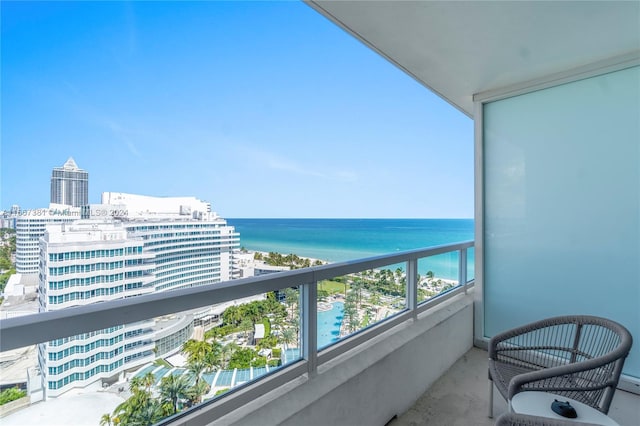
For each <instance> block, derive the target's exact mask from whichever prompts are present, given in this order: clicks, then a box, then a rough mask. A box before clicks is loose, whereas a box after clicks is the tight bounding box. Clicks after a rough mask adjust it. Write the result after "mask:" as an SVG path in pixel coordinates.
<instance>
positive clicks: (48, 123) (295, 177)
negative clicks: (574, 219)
mask: <svg viewBox="0 0 640 426" xmlns="http://www.w3.org/2000/svg"><path fill="white" fill-rule="evenodd" d="M1 8H2V9H1V13H2V56H1V61H2V62H1V72H2V81H1V83H2V86H1V95H2V99H1V101H2V105H1V108H2V123H1V129H2V130H1V131H2V134H1V137H2V140H1V143H2V146H1V148H2V150H1V160H0V161H1V167H2V170H1V179H2V180H1V183H0V185H1V198H0V208H2V209H8V208H9V207H10V206H11V205H12V204H19V205H20V206H21V207H23V208H37V207H46V206H47V205H48V203H49V188H50V187H49V185H50V177H51V169H52V168H53V167H56V166H61V165H62V164H63V163H64V162H65V161H66V160H67V158H68V157H69V156H72V157H73V158H74V159H75V160H76V162H77V163H78V165H79V166H80V167H81V168H83V169H85V170H87V171H88V172H89V201H90V202H92V203H97V202H99V201H100V194H101V193H102V192H103V191H118V192H130V193H136V194H144V195H155V196H195V197H198V198H200V199H204V200H207V201H210V202H211V203H212V207H213V209H214V210H215V211H217V212H219V213H220V214H221V215H222V216H223V217H338V218H342V217H344V218H347V217H380V218H384V217H390V218H395V217H414V218H441V217H442V218H446V217H473V125H472V121H471V120H470V119H469V118H467V117H465V116H464V115H463V114H462V113H460V112H459V111H457V110H455V109H454V108H453V107H451V106H450V105H449V104H447V103H446V102H445V101H443V100H441V99H440V98H438V97H437V96H436V95H434V94H432V93H431V92H429V91H428V90H427V89H425V88H424V87H423V86H421V85H420V84H418V83H417V82H415V81H414V80H413V79H411V78H410V77H409V76H407V75H405V74H404V73H403V72H401V71H400V70H399V69H397V68H396V67H394V66H393V65H392V64H390V63H389V62H387V61H386V60H385V59H383V58H381V57H379V56H378V55H377V54H375V53H374V52H373V51H371V50H369V49H368V48H367V47H365V46H364V45H363V44H362V43H360V42H359V41H357V40H356V39H354V38H353V37H351V36H350V35H348V34H347V33H346V32H344V31H343V30H341V29H340V28H338V27H337V26H335V25H334V24H332V23H331V22H329V21H328V20H327V19H326V18H324V17H323V16H321V15H320V14H318V13H317V12H315V11H314V10H313V9H311V8H310V7H309V6H307V5H305V4H303V3H301V2H255V3H254V2H215V1H210V2H205V1H199V2H188V3H185V2H158V3H155V2H153V3H152V2H80V1H77V2H76V1H74V2H65V3H57V2H39V3H38V2H33V3H31V2H16V3H12V2H6V1H2V3H1Z"/></svg>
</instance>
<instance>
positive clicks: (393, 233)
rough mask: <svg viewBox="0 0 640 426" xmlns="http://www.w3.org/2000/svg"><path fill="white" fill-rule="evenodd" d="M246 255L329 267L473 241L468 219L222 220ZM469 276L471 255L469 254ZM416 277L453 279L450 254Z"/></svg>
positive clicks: (454, 262)
mask: <svg viewBox="0 0 640 426" xmlns="http://www.w3.org/2000/svg"><path fill="white" fill-rule="evenodd" d="M227 222H228V224H229V225H232V226H234V227H235V229H236V231H238V232H239V233H240V246H241V247H244V248H246V249H248V250H257V251H266V252H278V253H282V254H289V253H294V254H297V255H299V256H303V257H311V258H315V259H322V260H326V261H329V262H340V261H345V260H353V259H361V258H366V257H371V256H377V255H381V254H387V253H393V252H397V251H404V250H412V249H418V248H425V247H431V246H437V245H442V244H450V243H457V242H462V241H469V240H473V238H474V235H473V233H474V223H473V219H227ZM468 264H469V265H470V271H469V273H470V275H471V276H473V250H471V251H470V253H469V262H468ZM418 268H419V272H420V273H421V274H422V273H426V271H427V270H431V271H433V272H434V273H435V274H436V275H437V276H439V277H441V278H456V277H457V269H458V260H457V257H456V256H455V255H441V256H437V257H434V258H431V259H428V260H424V261H421V262H420V263H419V265H418Z"/></svg>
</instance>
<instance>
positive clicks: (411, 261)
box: [0, 241, 474, 370]
mask: <svg viewBox="0 0 640 426" xmlns="http://www.w3.org/2000/svg"><path fill="white" fill-rule="evenodd" d="M473 245H474V242H473V241H466V242H461V243H456V244H447V245H441V246H435V247H429V248H423V249H417V250H409V251H404V252H398V253H393V254H385V255H381V256H375V257H369V258H365V259H357V260H350V261H346V262H339V263H332V264H326V265H322V266H313V267H310V268H304V269H297V270H293V271H285V272H278V273H273V274H268V275H262V276H259V277H249V278H241V279H237V280H232V281H225V282H221V283H215V284H210V285H205V286H200V287H195V288H187V289H179V290H171V291H165V292H160V293H153V294H147V295H141V296H136V297H133V298H128V299H119V300H113V301H108V302H100V303H94V304H90V305H85V306H78V307H72V308H67V309H61V310H57V311H50V312H41V313H38V314H32V315H25V316H22V317H15V318H8V319H5V320H2V321H0V351H7V350H11V349H16V348H20V347H24V346H28V345H33V344H37V343H41V342H46V341H50V340H54V339H58V338H62V337H68V336H72V335H76V334H80V333H84V332H90V331H94V330H99V329H103V328H108V327H111V326H115V325H121V324H127V323H132V322H136V321H141V320H147V319H149V318H153V317H158V316H161V315H166V314H172V313H176V312H182V311H187V310H190V309H195V308H200V307H203V306H207V305H213V304H217V303H223V302H228V301H231V300H235V299H241V298H244V297H248V296H252V295H256V294H262V293H267V292H269V291H274V290H280V289H283V288H287V287H296V286H302V290H303V291H302V293H303V298H302V302H303V303H302V306H303V310H302V312H303V324H308V325H309V327H308V328H307V333H309V335H307V336H305V333H304V331H303V344H304V343H305V342H304V340H307V342H306V343H307V345H310V346H309V347H308V348H307V349H308V351H310V352H308V351H307V350H305V359H311V360H314V361H315V358H316V356H317V348H316V347H315V339H311V337H312V336H313V335H315V330H313V329H314V327H312V325H313V324H315V322H314V319H315V314H316V312H317V309H316V304H315V297H314V295H315V294H316V292H317V288H316V287H317V283H318V282H319V281H322V280H325V279H331V278H334V277H337V276H342V275H346V274H351V273H356V272H362V271H365V270H369V269H376V268H379V267H382V266H388V265H392V264H397V263H402V262H407V265H408V267H407V287H408V288H407V295H408V299H409V298H411V297H413V299H414V300H413V301H411V300H408V301H407V307H408V309H409V311H411V312H413V316H415V315H417V309H416V306H417V304H416V303H415V297H416V294H417V283H416V279H415V276H416V274H415V273H414V272H415V271H416V270H417V269H416V265H417V263H416V262H417V260H418V259H421V258H426V257H431V256H435V255H438V254H443V253H448V252H454V251H459V252H460V259H461V261H460V271H459V273H460V276H459V278H460V280H459V283H460V285H461V286H463V287H465V288H466V284H467V282H466V276H467V265H466V262H465V264H464V265H463V264H462V263H463V262H462V259H465V260H466V251H467V249H468V248H471V247H473ZM305 310H306V312H305ZM304 318H306V319H307V321H306V322H305V321H304ZM309 340H311V341H309ZM307 345H305V346H307ZM307 357H309V358H307ZM310 364H312V365H311V367H310V368H311V369H312V370H313V369H315V362H312V363H310Z"/></svg>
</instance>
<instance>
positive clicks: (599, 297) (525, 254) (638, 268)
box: [484, 67, 640, 377]
mask: <svg viewBox="0 0 640 426" xmlns="http://www.w3.org/2000/svg"><path fill="white" fill-rule="evenodd" d="M484 144H485V151H484V158H485V160H484V161H485V164H484V173H485V176H484V182H485V188H484V206H485V211H484V217H485V229H484V238H485V265H484V266H485V280H484V291H485V293H484V301H485V302H484V303H485V310H484V312H485V334H486V335H487V336H492V335H494V334H496V333H497V332H499V331H502V330H505V329H508V328H511V327H514V326H516V325H520V324H523V323H526V322H529V321H534V320H537V319H541V318H544V317H549V316H555V315H565V314H590V315H598V316H604V317H608V318H611V319H613V320H616V321H618V322H620V323H622V324H624V325H625V326H626V327H627V328H628V329H629V330H630V331H631V333H632V334H633V336H634V338H635V341H636V344H635V345H634V347H633V349H632V353H631V356H630V357H629V358H628V359H627V362H626V365H625V371H624V373H625V374H629V375H632V376H635V377H640V173H639V170H640V68H639V67H635V68H630V69H626V70H623V71H618V72H615V73H610V74H606V75H602V76H598V77H594V78H590V79H586V80H581V81H578V82H574V83H569V84H565V85H561V86H557V87H554V88H550V89H546V90H540V91H537V92H534V93H530V94H526V95H522V96H517V97H513V98H509V99H505V100H501V101H496V102H492V103H488V104H486V105H485V106H484Z"/></svg>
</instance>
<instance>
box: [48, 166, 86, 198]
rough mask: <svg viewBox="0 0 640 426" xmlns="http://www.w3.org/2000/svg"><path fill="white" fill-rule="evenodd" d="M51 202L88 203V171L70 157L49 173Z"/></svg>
mask: <svg viewBox="0 0 640 426" xmlns="http://www.w3.org/2000/svg"><path fill="white" fill-rule="evenodd" d="M51 202H52V203H56V204H64V205H67V206H73V207H82V206H85V205H87V204H89V173H88V172H87V171H86V170H82V169H81V168H79V167H78V165H77V164H76V162H75V161H73V158H72V157H69V159H68V160H67V162H66V163H64V165H63V166H62V167H55V168H54V169H53V172H52V173H51Z"/></svg>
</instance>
